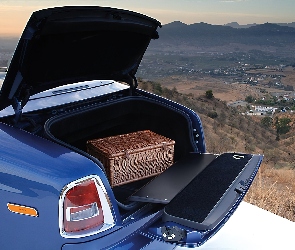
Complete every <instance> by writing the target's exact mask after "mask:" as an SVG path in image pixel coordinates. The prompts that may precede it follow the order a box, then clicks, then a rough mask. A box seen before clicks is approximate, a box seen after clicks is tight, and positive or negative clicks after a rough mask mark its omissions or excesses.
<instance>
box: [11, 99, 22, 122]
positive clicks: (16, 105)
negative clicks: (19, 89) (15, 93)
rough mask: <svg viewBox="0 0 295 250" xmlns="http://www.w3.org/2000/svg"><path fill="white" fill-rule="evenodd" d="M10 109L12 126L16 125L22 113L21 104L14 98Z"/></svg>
mask: <svg viewBox="0 0 295 250" xmlns="http://www.w3.org/2000/svg"><path fill="white" fill-rule="evenodd" d="M12 107H13V109H14V119H13V125H16V124H17V123H18V121H19V120H20V119H21V116H22V112H23V110H22V102H20V101H19V100H17V99H16V97H14V98H13V103H12Z"/></svg>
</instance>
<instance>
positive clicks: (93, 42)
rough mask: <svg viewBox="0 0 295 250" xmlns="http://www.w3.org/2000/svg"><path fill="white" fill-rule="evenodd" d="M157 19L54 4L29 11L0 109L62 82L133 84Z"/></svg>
mask: <svg viewBox="0 0 295 250" xmlns="http://www.w3.org/2000/svg"><path fill="white" fill-rule="evenodd" d="M159 26H160V23H159V22H158V21H157V20H155V19H152V18H150V17H147V16H144V15H142V14H138V13H134V12H131V11H127V10H119V9H113V8H106V7H78V6H77V7H58V8H52V9H45V10H40V11H37V12H34V13H33V14H32V16H31V18H30V19H29V21H28V23H27V25H26V27H25V29H24V32H23V34H22V36H21V38H20V40H19V43H18V45H17V48H16V51H15V53H14V56H13V59H12V61H11V64H10V67H9V69H8V72H7V75H6V77H5V80H4V82H3V86H2V89H1V93H0V109H1V110H2V109H3V108H5V107H7V106H9V105H11V104H13V106H14V109H17V108H18V109H22V108H23V107H24V105H25V104H26V102H27V101H28V99H29V97H30V96H31V95H34V94H36V93H39V92H42V91H45V90H48V89H52V88H55V87H58V86H61V85H65V84H72V83H76V82H81V81H89V80H109V79H111V80H118V81H124V82H127V83H129V84H132V81H133V80H132V79H133V78H134V76H135V73H136V71H137V68H138V66H139V63H140V61H141V59H142V56H143V54H144V52H145V50H146V48H147V46H148V44H149V42H150V40H151V39H156V38H158V33H157V31H156V29H157V28H158V27H159Z"/></svg>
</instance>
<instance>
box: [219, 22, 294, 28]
mask: <svg viewBox="0 0 295 250" xmlns="http://www.w3.org/2000/svg"><path fill="white" fill-rule="evenodd" d="M276 24H278V25H280V26H288V27H292V28H295V22H292V23H276ZM256 25H258V24H256V23H252V24H244V25H243V24H242V25H241V24H239V23H237V22H231V23H227V24H225V25H224V26H229V27H232V28H235V29H242V28H250V27H252V26H256Z"/></svg>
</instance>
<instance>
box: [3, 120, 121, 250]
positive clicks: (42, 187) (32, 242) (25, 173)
mask: <svg viewBox="0 0 295 250" xmlns="http://www.w3.org/2000/svg"><path fill="white" fill-rule="evenodd" d="M0 152H1V154H0V197H1V200H0V213H1V225H2V226H1V227H0V242H1V249H33V248H32V246H34V249H50V250H52V249H60V247H61V246H62V245H63V244H65V243H67V242H83V241H85V240H86V239H84V238H81V239H64V238H62V237H61V236H60V234H59V225H58V201H59V195H60V192H61V190H62V188H63V187H64V186H65V185H66V184H68V183H70V182H71V181H73V180H76V179H79V178H81V177H84V176H88V175H92V174H96V175H98V176H100V178H101V179H102V181H103V183H104V185H105V187H106V189H107V192H108V193H109V196H110V198H111V202H112V204H114V209H113V213H114V215H115V219H116V223H117V226H116V227H114V228H113V229H111V231H114V230H117V229H118V228H119V227H120V225H121V220H120V216H118V215H119V212H118V208H117V206H116V202H115V199H114V196H113V193H112V190H111V188H110V186H109V184H108V181H107V179H106V177H105V175H104V173H103V172H102V170H101V169H100V168H99V167H98V166H97V165H96V164H94V163H93V162H92V161H90V160H89V159H87V158H85V157H83V156H81V155H79V154H77V153H74V152H72V151H70V150H69V149H66V148H64V147H62V146H60V145H57V144H55V143H52V142H50V141H48V140H45V139H42V138H40V137H37V136H35V135H32V134H29V133H27V132H24V131H21V130H18V129H15V128H13V127H10V126H7V125H5V124H0ZM81 169H82V171H81ZM7 202H10V203H15V204H19V205H24V206H29V207H33V208H35V209H36V210H37V211H38V213H39V217H36V218H35V217H30V216H25V215H20V214H15V213H12V212H10V211H9V210H8V209H7ZM3 225H5V226H3ZM107 233H109V232H104V233H101V234H100V235H96V236H90V237H87V240H91V239H93V238H98V237H102V236H104V235H105V234H107ZM16 239H17V240H16ZM53 239H54V240H53ZM44 242H46V244H45V245H44Z"/></svg>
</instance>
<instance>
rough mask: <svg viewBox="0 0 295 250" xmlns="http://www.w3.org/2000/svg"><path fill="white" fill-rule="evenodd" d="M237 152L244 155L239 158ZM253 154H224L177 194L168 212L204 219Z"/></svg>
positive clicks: (199, 220)
mask: <svg viewBox="0 0 295 250" xmlns="http://www.w3.org/2000/svg"><path fill="white" fill-rule="evenodd" d="M234 155H241V156H243V157H244V158H241V159H238V160H237V159H235V158H233V156H234ZM251 158H252V155H250V154H234V153H225V154H222V155H220V156H219V157H217V158H216V159H215V160H213V161H212V162H211V163H210V164H209V165H208V166H207V167H206V169H204V170H203V171H202V172H201V173H200V174H199V175H198V176H197V177H196V178H194V179H193V180H192V181H191V182H190V183H189V184H188V185H187V186H186V187H185V188H184V189H183V190H182V191H181V192H180V193H179V194H178V195H177V196H175V197H174V198H173V200H172V201H171V202H170V203H169V204H168V205H167V206H166V207H165V212H166V213H167V214H168V215H170V216H174V217H178V218H183V219H186V220H189V221H194V222H197V223H202V222H203V221H204V220H205V218H206V217H207V216H208V214H209V213H210V211H211V210H212V209H213V207H214V206H215V204H216V203H217V202H218V201H219V199H220V198H221V197H222V196H223V194H224V192H225V191H226V190H227V189H228V188H229V186H230V185H231V184H232V182H233V181H234V180H235V178H236V177H237V176H238V175H239V173H240V172H241V171H242V170H243V169H244V167H245V165H246V164H247V163H248V161H249V160H250V159H251Z"/></svg>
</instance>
